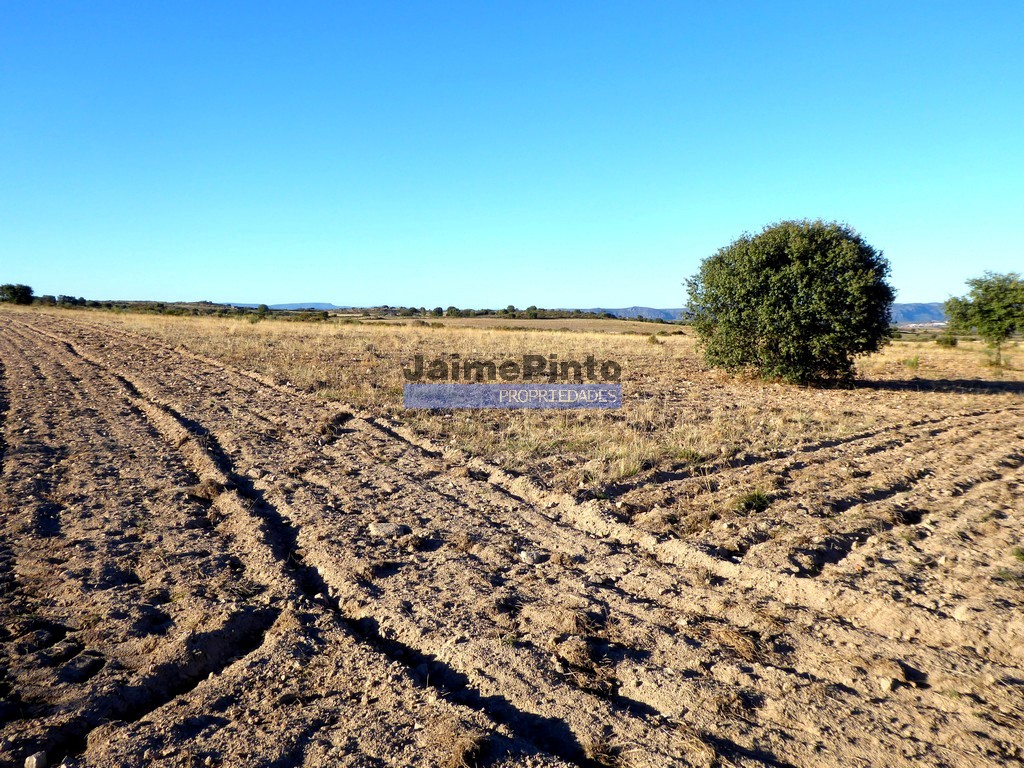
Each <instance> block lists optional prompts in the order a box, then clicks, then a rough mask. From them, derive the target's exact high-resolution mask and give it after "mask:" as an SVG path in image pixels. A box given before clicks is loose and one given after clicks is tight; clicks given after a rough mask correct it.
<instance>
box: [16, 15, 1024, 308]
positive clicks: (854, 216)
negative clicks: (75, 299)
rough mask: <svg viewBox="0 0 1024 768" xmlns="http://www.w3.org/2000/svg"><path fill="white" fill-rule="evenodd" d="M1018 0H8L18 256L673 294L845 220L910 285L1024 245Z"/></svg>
mask: <svg viewBox="0 0 1024 768" xmlns="http://www.w3.org/2000/svg"><path fill="white" fill-rule="evenodd" d="M1022 41H1024V3H1021V2H1017V1H1016V0H1014V1H1012V2H977V3H966V2H938V1H934V0H933V1H930V2H891V0H887V2H871V1H864V2H850V3H839V2H837V3H830V2H825V3H823V2H820V0H817V1H815V2H806V3H794V2H771V3H765V2H715V3H709V2H699V3H698V2H694V3H684V2H658V3H638V2H629V3H626V2H593V1H592V0H591V1H588V2H555V3H552V2H526V1H524V0H517V1H516V2H459V3H456V2H443V1H440V2H439V1H436V0H432V1H431V2H419V3H412V2H404V3H397V2H396V3H384V2H381V3H377V2H346V3H304V2H288V3H279V4H270V3H242V2H238V3H229V2H192V3H189V2H167V3H149V2H102V1H101V0H97V1H96V2H88V3H82V2H74V3H72V2H38V0H32V1H30V2H15V1H14V0H5V1H4V2H3V3H0V282H22V283H27V284H29V285H31V286H33V288H34V289H35V291H36V293H37V294H42V293H51V294H61V293H66V294H73V295H76V296H77V295H81V296H85V297H87V298H96V299H117V298H124V299H127V298H131V299H145V298H149V299H163V300H173V299H181V300H192V299H210V300H213V301H248V302H267V303H271V304H272V303H278V302H288V301H325V302H333V303H336V304H347V305H374V304H391V305H412V306H428V307H433V306H435V305H442V306H448V305H450V304H454V305H456V306H461V307H503V306H505V305H507V304H516V305H517V306H520V307H522V306H526V305H529V304H536V305H538V306H549V307H554V306H558V307H593V306H604V307H619V306H628V305H634V304H639V305H646V306H659V307H677V306H681V305H682V304H683V303H684V302H685V289H684V288H683V286H682V285H681V283H682V282H683V281H684V280H685V279H686V278H687V277H688V276H689V275H691V274H693V273H694V272H695V271H696V269H697V267H698V265H699V263H700V261H701V259H703V258H705V257H706V256H709V255H710V254H712V253H713V252H714V251H715V250H716V249H717V248H719V247H721V246H723V245H726V244H728V243H729V242H731V241H732V240H734V239H735V238H736V237H738V236H739V235H740V234H742V233H743V232H744V231H751V232H754V231H757V230H759V229H761V227H763V226H764V225H765V224H768V223H770V222H774V221H777V220H780V219H787V218H819V217H820V218H824V219H829V220H832V219H838V220H840V221H845V222H847V223H849V224H850V225H852V226H853V227H854V228H856V229H857V230H858V231H859V232H860V233H861V234H862V235H863V236H864V237H865V239H866V240H867V241H868V242H869V243H871V244H872V245H874V246H875V247H877V248H879V249H881V250H882V251H884V252H885V254H886V256H887V257H888V258H889V260H890V261H891V264H892V282H893V284H894V286H895V287H896V288H897V289H898V298H897V301H903V302H912V301H942V300H944V299H945V298H947V297H948V296H949V295H951V294H958V293H961V292H963V288H964V286H963V281H964V279H965V278H968V277H972V276H976V275H979V274H980V273H981V272H982V271H983V270H986V269H991V270H994V271H1010V270H1015V271H1022V270H1024V249H1022V247H1021V242H1022V237H1021V230H1022V225H1024V42H1022Z"/></svg>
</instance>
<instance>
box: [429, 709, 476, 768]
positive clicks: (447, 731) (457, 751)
mask: <svg viewBox="0 0 1024 768" xmlns="http://www.w3.org/2000/svg"><path fill="white" fill-rule="evenodd" d="M423 741H424V743H425V746H427V747H429V748H430V749H431V750H432V751H434V752H435V754H437V755H438V756H439V757H440V758H441V759H440V762H439V763H438V764H439V765H441V766H443V768H475V767H476V766H477V765H479V764H480V762H481V760H482V758H483V756H484V749H485V747H486V745H487V734H486V733H484V731H482V730H480V729H479V728H478V727H476V726H475V725H473V724H472V723H470V722H468V721H466V720H463V719H461V718H441V719H439V720H437V721H435V722H434V723H432V724H431V725H430V726H429V727H428V728H427V729H426V731H425V732H424V735H423Z"/></svg>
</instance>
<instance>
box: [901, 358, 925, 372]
mask: <svg viewBox="0 0 1024 768" xmlns="http://www.w3.org/2000/svg"><path fill="white" fill-rule="evenodd" d="M903 365H904V366H906V367H907V368H909V369H910V370H912V371H916V370H917V369H918V368H920V367H921V358H920V356H919V355H914V356H913V357H908V358H907V359H906V360H904V361H903Z"/></svg>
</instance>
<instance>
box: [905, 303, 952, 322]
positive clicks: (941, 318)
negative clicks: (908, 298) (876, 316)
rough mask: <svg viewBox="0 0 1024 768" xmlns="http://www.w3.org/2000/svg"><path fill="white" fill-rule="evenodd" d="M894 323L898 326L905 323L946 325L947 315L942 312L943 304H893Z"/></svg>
mask: <svg viewBox="0 0 1024 768" xmlns="http://www.w3.org/2000/svg"><path fill="white" fill-rule="evenodd" d="M892 321H893V323H895V324H896V325H901V324H903V323H944V322H945V321H946V313H945V312H943V311H942V303H941V302H937V301H935V302H932V303H930V304H893V305H892Z"/></svg>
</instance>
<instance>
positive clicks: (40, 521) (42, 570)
mask: <svg viewBox="0 0 1024 768" xmlns="http://www.w3.org/2000/svg"><path fill="white" fill-rule="evenodd" d="M0 361H2V369H0V377H2V378H0V415H2V419H3V433H2V440H3V444H2V465H0V515H2V518H0V614H2V626H0V673H2V677H0V695H2V702H0V724H2V730H0V764H3V765H17V766H21V765H23V764H25V759H26V758H27V757H29V756H30V755H32V754H34V753H37V752H39V751H43V752H45V753H46V756H47V758H48V760H49V764H50V765H56V764H58V763H60V761H62V760H63V762H64V764H65V765H68V766H86V765H88V766H117V765H126V766H127V765H168V766H170V765H175V766H192V765H232V766H233V765H238V766H293V765H308V766H314V765H315V766H320V765H350V766H408V765H440V766H462V765H465V766H476V765H480V766H484V765H486V766H513V765H527V766H556V765H557V766H600V765H621V766H674V765H680V766H685V765H697V766H709V765H724V766H729V765H736V766H762V765H763V766H856V765H864V766H869V765H870V766H905V765H932V766H976V765H1010V764H1017V763H1020V762H1022V761H1024V747H1022V740H1021V737H1020V734H1021V732H1022V714H1024V615H1022V613H1021V609H1022V604H1024V564H1022V563H1021V562H1020V559H1024V553H1020V555H1019V558H1015V557H1014V555H1013V554H1011V553H1013V552H1014V551H1017V552H1020V550H1015V549H1014V547H1015V546H1019V545H1021V544H1024V536H1022V515H1021V513H1022V509H1024V504H1022V498H1024V490H1022V489H1024V486H1022V480H1024V469H1022V467H1024V403H1022V402H1021V401H1020V398H1019V397H1011V398H1007V397H1002V396H1001V397H998V398H996V397H986V396H985V395H983V394H982V395H979V396H978V397H977V398H975V399H974V400H972V405H971V407H969V408H963V409H960V410H956V411H953V410H948V411H941V412H935V413H931V414H925V415H921V414H908V415H907V417H906V418H904V419H902V420H896V421H894V422H891V423H887V424H885V425H883V426H881V427H879V428H877V429H870V430H867V431H863V432H860V433H857V434H853V435H851V436H848V437H845V438H842V439H835V440H824V441H821V442H818V443H812V444H806V445H801V446H799V447H797V448H794V449H792V450H781V451H775V452H773V453H771V454H766V455H763V456H757V455H748V456H744V457H742V460H740V461H731V462H718V463H714V462H712V463H708V464H703V465H700V466H699V467H689V468H682V469H679V470H678V471H671V472H669V471H662V472H661V473H660V474H659V475H658V476H657V477H656V478H654V480H656V482H651V480H652V478H650V477H646V482H645V483H644V485H643V486H642V487H641V486H640V485H639V484H638V485H637V487H635V488H630V487H629V486H628V483H626V484H624V485H623V486H622V487H619V488H617V489H616V493H615V495H614V496H613V497H612V498H610V499H602V498H596V499H592V500H589V501H585V500H581V498H579V497H578V496H576V495H571V494H568V493H562V492H555V491H552V490H545V489H544V488H542V487H540V485H539V484H538V483H536V482H534V481H533V480H531V479H528V478H526V477H523V476H516V475H513V474H510V473H508V472H506V471H504V470H502V469H499V468H497V467H496V466H494V465H492V464H490V463H488V462H487V461H485V460H484V459H481V458H477V459H473V460H466V459H464V458H463V457H462V455H461V453H460V452H458V451H457V450H455V449H453V448H449V447H448V446H446V445H442V444H437V443H435V442H431V441H430V440H429V439H427V438H425V437H423V436H422V434H419V433H415V432H413V431H412V430H411V429H407V428H405V427H403V426H401V425H400V424H399V423H397V422H394V421H390V420H385V419H383V418H382V417H381V415H380V414H379V413H372V412H369V411H368V412H361V411H360V412H357V411H354V410H353V409H351V408H345V407H339V406H338V405H337V404H327V403H324V402H323V401H321V400H318V399H316V398H314V397H311V396H309V395H307V394H305V393H303V392H300V391H298V390H296V389H294V388H292V387H288V386H284V385H281V384H279V383H276V382H274V381H272V380H270V379H267V378H264V377H262V376H260V375H259V374H256V373H252V372H246V371H243V370H241V369H239V368H236V367H233V366H229V365H227V364H225V363H223V362H217V361H214V360H211V359H207V358H205V357H200V356H198V355H195V354H192V353H189V352H187V351H185V350H182V349H173V348H171V347H170V346H167V345H164V344H162V343H160V342H158V341H156V340H153V339H151V338H145V337H143V336H140V335H136V334H133V333H129V332H126V331H121V330H116V329H114V328H112V327H109V326H101V325H97V324H95V323H90V322H87V321H84V320H81V319H78V318H75V317H71V316H61V315H58V314H30V313H9V312H4V313H3V314H0ZM755 487H756V488H758V489H764V490H763V495H762V496H754V495H752V496H750V497H744V498H740V499H739V500H738V501H737V500H736V499H734V498H733V497H734V496H735V494H736V492H737V489H743V488H755ZM652 489H653V490H652ZM652 494H656V496H657V498H656V499H655V501H657V502H660V503H655V502H654V501H652ZM766 503H767V504H768V506H767V509H762V507H763V506H764V505H765V504H766ZM723 509H731V510H732V512H730V513H728V514H723V513H722V510H723ZM681 510H682V512H681ZM990 573H994V574H995V576H994V577H993V576H991V575H989V574H990Z"/></svg>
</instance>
